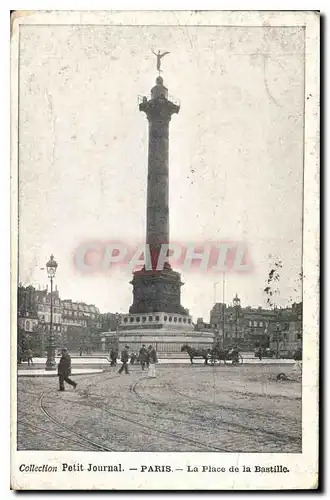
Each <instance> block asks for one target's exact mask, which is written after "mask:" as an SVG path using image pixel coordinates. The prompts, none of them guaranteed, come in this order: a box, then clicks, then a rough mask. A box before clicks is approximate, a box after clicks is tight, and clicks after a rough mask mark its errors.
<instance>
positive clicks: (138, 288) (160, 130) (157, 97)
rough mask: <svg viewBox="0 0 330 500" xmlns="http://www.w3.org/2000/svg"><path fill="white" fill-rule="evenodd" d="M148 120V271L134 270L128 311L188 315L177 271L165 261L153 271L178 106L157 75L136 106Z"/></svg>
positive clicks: (164, 232) (161, 239)
mask: <svg viewBox="0 0 330 500" xmlns="http://www.w3.org/2000/svg"><path fill="white" fill-rule="evenodd" d="M139 109H140V111H143V112H144V113H145V114H146V116H147V119H148V122H149V147H148V185H147V228H146V243H147V244H148V245H149V250H150V255H151V263H152V271H150V270H149V271H148V270H146V269H142V270H141V271H138V272H135V273H134V276H133V280H132V282H131V283H132V285H133V304H132V306H131V307H130V313H143V312H172V313H181V314H188V313H187V311H186V310H185V309H184V308H183V307H182V306H181V303H180V295H181V291H180V289H181V286H182V284H183V283H182V282H181V278H180V274H179V273H177V272H175V271H172V269H171V267H170V266H169V264H165V265H164V268H163V269H161V270H156V266H157V261H158V255H159V250H160V247H161V245H162V244H168V243H169V177H168V174H169V172H168V168H169V167H168V156H169V123H170V120H171V116H172V114H173V113H178V112H179V109H180V108H179V106H178V105H177V104H175V103H173V102H171V101H170V100H169V99H168V91H167V88H166V87H165V86H164V83H163V79H162V77H161V76H159V77H157V79H156V85H155V86H154V87H153V88H152V89H151V98H150V99H149V100H148V99H147V98H146V97H144V98H143V100H142V102H141V103H140V105H139Z"/></svg>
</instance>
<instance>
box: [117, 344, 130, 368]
mask: <svg viewBox="0 0 330 500" xmlns="http://www.w3.org/2000/svg"><path fill="white" fill-rule="evenodd" d="M128 351H129V346H128V345H125V349H123V350H122V351H121V362H122V365H121V367H120V368H119V370H118V373H122V371H123V370H125V373H127V374H128V366H127V363H128V359H129V355H128Z"/></svg>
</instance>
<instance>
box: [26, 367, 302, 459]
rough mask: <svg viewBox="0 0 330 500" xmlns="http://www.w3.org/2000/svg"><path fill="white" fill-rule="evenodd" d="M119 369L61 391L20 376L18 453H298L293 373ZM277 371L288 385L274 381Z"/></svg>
mask: <svg viewBox="0 0 330 500" xmlns="http://www.w3.org/2000/svg"><path fill="white" fill-rule="evenodd" d="M117 369H118V368H117ZM117 369H115V368H112V369H109V370H108V371H107V372H104V373H99V374H95V375H90V376H79V377H77V378H76V380H77V382H78V388H77V389H76V390H73V389H72V388H71V387H67V390H66V391H65V392H58V391H57V388H58V387H57V379H56V378H21V377H19V378H18V380H17V384H18V419H17V421H18V425H17V442H18V449H19V450H71V451H77V450H83V451H87V450H90V451H107V450H111V451H150V452H155V451H162V452H166V451H168V452H170V451H204V452H207V451H219V452H262V453H274V452H275V453H276V452H278V453H279V452H281V453H284V452H285V453H299V452H301V383H300V380H299V378H300V374H298V373H297V372H295V371H294V370H293V368H292V366H285V365H282V366H273V365H259V366H257V365H247V366H244V365H241V366H238V367H233V366H228V365H227V366H224V365H222V366H214V367H211V366H209V367H204V366H200V365H196V366H173V365H172V366H171V365H168V366H165V365H161V366H157V377H156V378H154V379H151V378H147V376H146V373H145V372H141V369H140V367H139V366H132V367H130V374H129V375H125V374H122V375H119V374H118V373H117ZM110 370H111V371H110ZM280 372H283V373H285V374H287V376H288V377H289V378H290V379H291V380H289V381H282V382H276V375H277V374H278V373H280Z"/></svg>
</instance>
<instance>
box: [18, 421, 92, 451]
mask: <svg viewBox="0 0 330 500" xmlns="http://www.w3.org/2000/svg"><path fill="white" fill-rule="evenodd" d="M19 425H23V426H25V427H28V428H30V429H33V430H36V431H37V432H42V433H44V434H48V435H49V436H53V437H57V438H59V439H61V440H63V441H70V442H71V443H74V444H78V445H79V446H82V447H84V448H85V450H86V451H93V450H91V449H90V445H89V446H88V447H87V445H86V443H85V442H83V441H81V440H80V439H78V438H73V437H69V436H64V435H63V434H58V433H57V432H54V431H51V430H48V429H45V428H44V427H40V426H39V425H35V424H31V423H30V422H24V421H23V420H17V427H18V426H19ZM96 451H97V450H96Z"/></svg>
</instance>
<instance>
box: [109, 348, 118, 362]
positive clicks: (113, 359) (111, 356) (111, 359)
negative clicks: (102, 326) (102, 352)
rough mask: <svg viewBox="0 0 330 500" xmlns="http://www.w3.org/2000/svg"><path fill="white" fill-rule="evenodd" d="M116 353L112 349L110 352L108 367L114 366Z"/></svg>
mask: <svg viewBox="0 0 330 500" xmlns="http://www.w3.org/2000/svg"><path fill="white" fill-rule="evenodd" d="M117 355H118V351H117V350H116V349H114V348H112V349H111V351H110V366H116V364H117Z"/></svg>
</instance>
